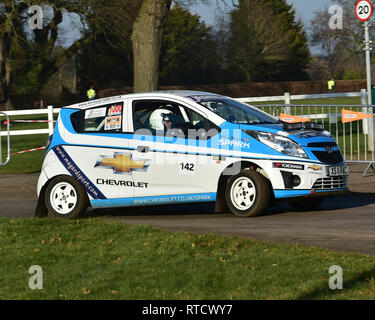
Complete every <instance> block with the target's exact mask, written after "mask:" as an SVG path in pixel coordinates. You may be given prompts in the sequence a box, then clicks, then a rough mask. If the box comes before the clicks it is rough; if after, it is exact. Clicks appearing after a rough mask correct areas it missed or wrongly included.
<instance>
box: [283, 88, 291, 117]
mask: <svg viewBox="0 0 375 320" xmlns="http://www.w3.org/2000/svg"><path fill="white" fill-rule="evenodd" d="M284 101H285V107H286V108H285V110H286V113H287V114H290V93H289V92H285V93H284Z"/></svg>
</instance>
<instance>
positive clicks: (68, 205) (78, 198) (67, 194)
mask: <svg viewBox="0 0 375 320" xmlns="http://www.w3.org/2000/svg"><path fill="white" fill-rule="evenodd" d="M45 201H46V206H47V208H48V211H49V212H50V213H51V214H52V215H54V216H55V217H59V218H65V219H73V218H78V217H79V216H80V215H82V214H83V213H84V212H85V211H86V210H87V208H88V206H89V200H88V197H87V194H86V191H85V190H84V189H83V187H82V186H81V184H80V183H79V182H78V181H77V180H75V179H74V178H72V177H70V176H59V177H57V178H55V179H54V180H52V181H51V183H50V184H49V185H48V187H47V190H46V194H45Z"/></svg>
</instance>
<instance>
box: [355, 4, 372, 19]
mask: <svg viewBox="0 0 375 320" xmlns="http://www.w3.org/2000/svg"><path fill="white" fill-rule="evenodd" d="M373 12H374V8H373V6H372V4H371V2H370V0H359V1H358V2H357V4H356V6H355V15H356V16H357V18H358V20H359V21H362V22H366V21H368V20H369V19H370V18H371V16H372V13H373Z"/></svg>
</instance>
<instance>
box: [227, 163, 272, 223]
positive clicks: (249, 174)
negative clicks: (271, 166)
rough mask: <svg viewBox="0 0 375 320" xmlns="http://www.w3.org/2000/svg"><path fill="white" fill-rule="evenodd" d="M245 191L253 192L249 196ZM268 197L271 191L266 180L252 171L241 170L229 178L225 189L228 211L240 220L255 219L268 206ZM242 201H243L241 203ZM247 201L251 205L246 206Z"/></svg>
mask: <svg viewBox="0 0 375 320" xmlns="http://www.w3.org/2000/svg"><path fill="white" fill-rule="evenodd" d="M246 190H252V192H254V191H255V192H254V194H253V195H251V193H250V196H249V195H248V194H249V192H248V191H246ZM237 191H238V192H237ZM270 196H271V190H270V186H269V184H268V182H267V180H266V178H265V177H264V176H262V175H261V174H260V173H258V172H256V171H254V170H243V171H241V172H240V173H239V174H237V175H234V176H232V177H230V178H229V180H228V183H227V186H226V189H225V199H226V202H227V205H228V207H229V210H230V211H231V212H232V213H233V214H234V215H236V216H237V217H241V218H247V217H255V216H258V215H259V214H261V213H262V212H263V211H264V209H265V208H266V207H267V206H268V204H269V201H270ZM236 197H237V199H238V200H237V201H236V200H235V198H236ZM242 199H244V200H243V201H242ZM241 201H242V203H241ZM249 201H250V202H251V204H246V203H247V202H249Z"/></svg>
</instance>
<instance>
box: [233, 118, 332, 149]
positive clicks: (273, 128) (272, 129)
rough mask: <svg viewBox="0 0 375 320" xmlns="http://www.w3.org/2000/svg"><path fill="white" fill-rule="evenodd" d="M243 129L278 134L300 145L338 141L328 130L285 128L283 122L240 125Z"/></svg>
mask: <svg viewBox="0 0 375 320" xmlns="http://www.w3.org/2000/svg"><path fill="white" fill-rule="evenodd" d="M240 129H241V130H251V131H260V132H269V133H274V134H278V135H281V136H284V137H288V138H289V139H291V140H293V141H295V142H297V143H298V144H299V145H300V146H302V147H306V146H308V144H309V143H316V142H320V143H322V142H323V143H324V142H336V140H335V139H334V138H333V136H332V135H331V134H330V133H329V132H328V131H326V130H315V129H309V128H302V129H299V130H288V131H287V130H285V128H284V126H283V124H281V123H280V124H279V123H278V124H259V125H240Z"/></svg>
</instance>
